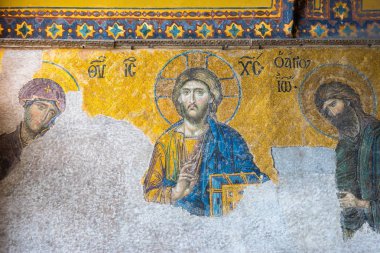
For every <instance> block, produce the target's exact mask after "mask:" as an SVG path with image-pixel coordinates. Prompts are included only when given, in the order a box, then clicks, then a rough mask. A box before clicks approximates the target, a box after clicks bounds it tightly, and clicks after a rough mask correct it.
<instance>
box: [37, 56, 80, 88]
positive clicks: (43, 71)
mask: <svg viewBox="0 0 380 253" xmlns="http://www.w3.org/2000/svg"><path fill="white" fill-rule="evenodd" d="M33 78H47V79H50V80H53V81H55V82H56V83H58V84H59V86H61V87H62V89H63V90H64V92H65V93H67V92H69V91H79V90H80V88H79V84H78V82H77V80H76V79H75V77H74V76H73V75H72V74H71V73H70V72H69V71H68V70H67V69H65V68H64V67H63V66H61V65H59V64H57V63H54V62H51V61H42V66H41V68H40V69H39V70H38V71H37V72H36V73H34V75H33Z"/></svg>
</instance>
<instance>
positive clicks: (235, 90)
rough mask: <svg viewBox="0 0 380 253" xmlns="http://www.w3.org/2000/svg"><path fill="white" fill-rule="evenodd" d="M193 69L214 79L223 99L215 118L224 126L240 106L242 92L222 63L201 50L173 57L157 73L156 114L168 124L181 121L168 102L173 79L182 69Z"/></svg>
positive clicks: (155, 87)
mask: <svg viewBox="0 0 380 253" xmlns="http://www.w3.org/2000/svg"><path fill="white" fill-rule="evenodd" d="M196 67H197V68H206V69H208V70H210V71H211V72H213V73H214V74H215V75H216V76H217V77H218V79H219V81H220V83H221V88H222V97H223V99H222V102H221V103H220V105H219V107H218V110H217V113H216V116H217V118H218V120H219V121H221V122H225V123H228V122H229V121H231V120H232V119H233V118H234V116H235V115H236V113H237V111H238V109H239V106H240V100H241V95H242V92H241V85H240V79H239V76H238V74H237V73H236V72H235V70H234V69H233V67H232V65H231V64H229V63H228V62H227V61H226V60H224V59H223V58H221V57H220V56H218V55H215V54H214V53H211V52H207V51H202V50H190V51H186V52H184V53H181V54H179V55H176V56H174V57H173V58H171V59H170V60H169V61H168V62H167V63H166V64H165V66H164V67H163V68H162V69H161V71H160V72H159V73H158V75H157V77H156V82H155V85H154V97H155V103H156V107H157V109H158V112H159V113H160V115H161V117H162V118H163V119H164V120H165V121H166V122H168V123H169V124H173V123H175V122H178V121H179V120H180V119H181V117H180V116H179V115H178V113H177V110H176V109H175V105H174V104H173V101H172V91H173V88H174V85H175V82H176V79H177V77H178V76H179V75H180V74H181V73H182V72H183V71H185V70H186V69H189V68H196Z"/></svg>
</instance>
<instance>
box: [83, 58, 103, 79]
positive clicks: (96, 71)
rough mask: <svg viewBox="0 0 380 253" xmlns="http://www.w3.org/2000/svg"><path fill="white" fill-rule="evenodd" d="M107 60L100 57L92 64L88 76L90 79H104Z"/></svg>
mask: <svg viewBox="0 0 380 253" xmlns="http://www.w3.org/2000/svg"><path fill="white" fill-rule="evenodd" d="M105 60H106V57H105V56H99V57H98V59H96V60H93V61H91V62H90V64H91V65H90V67H88V70H87V72H88V76H89V77H90V78H95V77H96V78H104V71H105V68H106V64H102V63H104V62H105Z"/></svg>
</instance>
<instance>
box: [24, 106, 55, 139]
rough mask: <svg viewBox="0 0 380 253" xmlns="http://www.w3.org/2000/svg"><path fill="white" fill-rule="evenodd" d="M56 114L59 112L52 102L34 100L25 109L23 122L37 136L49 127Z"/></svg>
mask: <svg viewBox="0 0 380 253" xmlns="http://www.w3.org/2000/svg"><path fill="white" fill-rule="evenodd" d="M58 113H59V111H58V109H57V107H56V106H55V104H54V102H52V101H47V100H36V101H34V102H33V103H32V104H31V105H29V106H27V107H26V108H25V115H24V122H25V124H26V127H27V128H28V129H29V130H31V131H32V132H33V133H35V134H39V133H41V132H42V131H43V130H45V129H46V128H48V127H49V125H50V123H51V121H52V120H53V119H54V117H55V116H56V115H57V114H58Z"/></svg>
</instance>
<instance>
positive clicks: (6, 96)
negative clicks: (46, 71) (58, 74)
mask: <svg viewBox="0 0 380 253" xmlns="http://www.w3.org/2000/svg"><path fill="white" fill-rule="evenodd" d="M1 60H2V68H1V71H0V91H1V92H0V133H4V132H11V131H13V130H14V129H15V128H16V125H17V124H18V123H19V122H20V120H21V119H22V117H23V112H24V110H23V107H22V106H21V105H20V104H19V102H18V92H19V90H20V89H21V87H22V86H23V85H24V84H26V83H27V82H28V81H30V80H32V79H33V75H34V73H36V72H37V71H38V70H39V69H40V68H41V65H42V51H41V50H14V49H12V50H5V51H4V55H3V58H2V59H1Z"/></svg>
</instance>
